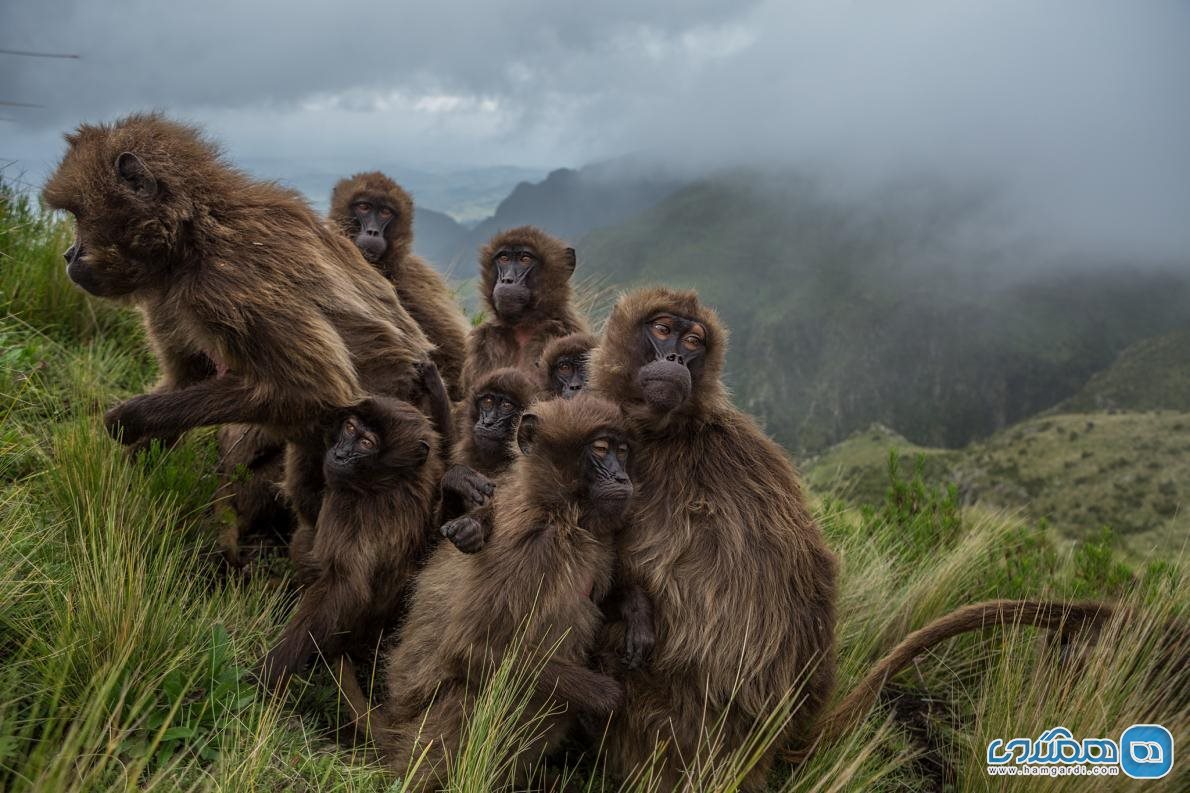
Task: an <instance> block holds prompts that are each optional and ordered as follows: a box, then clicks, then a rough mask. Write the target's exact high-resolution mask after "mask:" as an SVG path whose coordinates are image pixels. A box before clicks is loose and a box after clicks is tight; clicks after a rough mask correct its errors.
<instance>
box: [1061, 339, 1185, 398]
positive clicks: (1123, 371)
mask: <svg viewBox="0 0 1190 793" xmlns="http://www.w3.org/2000/svg"><path fill="white" fill-rule="evenodd" d="M1058 410H1060V411H1061V412H1063V413H1087V412H1092V411H1099V410H1181V411H1190V328H1187V329H1184V330H1177V331H1174V332H1172V333H1166V334H1163V335H1161V336H1156V337H1154V338H1151V339H1145V340H1143V341H1140V342H1137V343H1136V344H1134V345H1132V346H1131V347H1129V348H1128V349H1126V350H1124V351H1123V352H1122V353H1120V356H1119V357H1118V358H1117V359H1116V360H1115V362H1114V363H1113V364H1112V365H1111V366H1110V367H1108V368H1107V369H1105V370H1103V371H1102V372H1099V373H1098V374H1096V375H1095V376H1094V377H1092V378H1091V380H1090V382H1088V383H1087V384H1086V385H1085V386H1083V387H1082V389H1080V390H1079V392H1078V393H1077V394H1075V395H1074V396H1072V397H1071V398H1070V399H1068V400H1066V401H1065V402H1063V403H1062V404H1061V405H1059V406H1058Z"/></svg>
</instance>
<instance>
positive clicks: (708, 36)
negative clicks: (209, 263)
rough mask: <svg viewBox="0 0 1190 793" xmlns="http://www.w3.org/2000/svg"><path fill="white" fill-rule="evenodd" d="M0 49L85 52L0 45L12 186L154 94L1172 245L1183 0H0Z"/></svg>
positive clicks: (417, 146)
mask: <svg viewBox="0 0 1190 793" xmlns="http://www.w3.org/2000/svg"><path fill="white" fill-rule="evenodd" d="M4 48H7V49H18V50H33V51H48V52H66V53H77V54H78V55H80V56H81V57H80V59H79V60H52V59H41V58H29V57H17V56H12V55H5V54H0V100H2V101H5V102H27V103H33V104H40V105H44V107H43V108H26V107H0V116H2V117H3V119H4V120H3V121H2V122H0V157H4V158H7V159H15V160H18V161H19V165H18V167H20V168H21V169H22V170H24V171H25V172H26V173H28V174H30V176H31V178H33V179H36V178H37V176H38V174H41V173H44V171H45V170H46V168H48V167H50V166H51V165H52V163H53V162H54V160H55V158H56V157H57V156H58V154H59V153H60V151H61V146H62V144H61V132H62V131H63V130H65V129H67V128H70V127H71V126H73V125H74V124H76V123H77V122H78V121H80V120H84V119H87V120H93V119H102V118H111V117H114V116H117V115H119V114H122V113H125V112H128V111H131V110H135V109H146V108H159V109H164V110H167V111H169V112H171V113H174V114H177V115H180V116H183V117H185V118H187V119H190V120H194V121H198V122H200V123H202V124H203V125H205V126H206V127H208V128H209V129H210V131H211V132H212V133H213V134H214V135H215V136H216V137H218V138H219V139H220V140H222V141H223V143H224V144H225V146H226V148H227V150H228V152H229V154H230V155H231V156H232V158H233V159H236V158H245V159H248V158H261V157H272V158H280V159H282V160H291V161H293V162H295V163H300V162H303V161H309V162H316V161H326V160H333V161H336V162H351V163H359V164H360V165H361V166H363V165H366V164H367V163H368V162H373V161H378V162H399V163H406V164H408V165H410V166H416V167H431V168H444V167H445V168H454V167H469V166H480V165H497V164H513V165H525V166H532V167H556V166H562V165H569V166H577V165H582V164H584V163H587V162H591V161H594V160H598V159H603V158H609V157H614V156H617V155H619V154H623V153H628V152H651V153H655V154H656V155H657V156H664V157H666V158H669V159H671V160H672V161H673V162H675V163H677V164H681V165H684V166H686V167H690V168H696V169H698V168H704V167H710V166H717V165H722V164H731V163H735V162H753V163H755V162H772V161H775V160H776V161H781V162H787V163H790V164H794V165H797V166H800V167H806V168H812V169H818V170H821V171H822V172H824V173H827V174H830V176H831V178H832V179H834V180H837V182H838V183H839V184H840V185H848V184H856V185H861V186H862V185H866V184H870V183H878V182H880V181H882V180H885V179H887V178H891V177H897V176H900V175H904V174H916V173H929V174H938V175H943V176H945V177H946V178H948V179H951V180H956V181H964V180H969V181H972V182H986V183H994V184H996V185H998V186H1000V187H1003V188H1005V189H1007V190H1010V191H1011V192H1012V194H1013V195H1014V196H1015V200H1017V201H1019V203H1020V204H1021V205H1022V206H1026V207H1028V210H1029V211H1030V212H1031V213H1034V214H1035V216H1036V217H1038V218H1042V219H1044V220H1045V222H1047V223H1048V222H1052V223H1054V224H1055V225H1056V226H1057V227H1061V228H1063V229H1066V230H1068V232H1069V233H1070V234H1081V235H1088V236H1089V237H1094V236H1095V235H1097V234H1098V235H1100V236H1101V237H1104V238H1106V237H1110V238H1111V239H1112V240H1113V241H1115V242H1117V243H1119V242H1123V243H1124V244H1126V245H1127V244H1132V243H1134V242H1137V241H1144V242H1145V243H1146V244H1150V245H1154V246H1156V248H1157V249H1158V251H1160V250H1162V249H1165V250H1168V251H1169V252H1170V253H1173V254H1177V253H1179V252H1180V253H1182V254H1184V253H1185V251H1186V250H1188V249H1190V2H1187V0H1116V1H1114V2H1110V1H1108V0H984V1H983V2H966V1H964V0H899V2H889V1H888V0H821V1H809V2H799V1H798V0H784V1H774V2H763V1H762V2H746V1H744V0H735V2H723V1H722V0H672V2H647V0H603V1H602V2H590V1H589V0H588V1H587V2H575V3H571V2H549V3H543V2H540V0H532V1H529V0H511V1H508V0H505V1H500V0H489V1H486V2H485V1H482V0H476V1H475V2H469V3H459V2H451V1H450V0H435V2H429V3H412V2H409V3H391V2H390V3H379V2H376V0H371V1H370V2H355V1H354V0H336V1H335V2H330V0H325V1H323V2H320V1H318V0H288V1H287V2H261V1H260V0H255V1H253V0H205V1H204V2H185V3H182V2H163V1H162V0H126V1H125V2H114V1H109V2H103V1H102V0H3V4H2V8H0V49H4ZM294 167H299V166H298V165H296V164H295V166H294ZM276 175H278V176H282V175H283V174H276Z"/></svg>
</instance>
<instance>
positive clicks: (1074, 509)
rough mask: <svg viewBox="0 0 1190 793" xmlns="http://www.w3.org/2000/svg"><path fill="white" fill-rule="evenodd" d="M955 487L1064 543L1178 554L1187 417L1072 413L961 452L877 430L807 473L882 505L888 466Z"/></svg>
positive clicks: (1188, 533) (1184, 527)
mask: <svg viewBox="0 0 1190 793" xmlns="http://www.w3.org/2000/svg"><path fill="white" fill-rule="evenodd" d="M891 450H896V452H897V459H898V463H899V465H900V466H901V467H902V468H906V469H912V468H913V467H914V466H916V465H918V463H917V461H918V460H919V459H920V460H921V463H920V465H921V470H922V473H923V476H924V477H925V478H926V479H927V480H928V481H930V482H931V483H933V484H934V485H940V484H943V483H946V482H955V483H957V487H958V492H959V495H960V497H961V498H962V499H963V501H964V502H965V503H969V504H982V505H985V506H989V507H994V508H1000V509H1007V510H1013V511H1019V512H1020V513H1021V514H1022V515H1025V516H1027V517H1029V518H1030V519H1032V520H1040V519H1045V520H1047V521H1048V522H1050V523H1051V524H1052V525H1053V526H1054V527H1055V528H1056V529H1058V530H1059V531H1060V532H1061V533H1062V535H1063V536H1065V537H1067V538H1086V537H1090V536H1095V535H1096V534H1097V533H1099V532H1100V531H1101V530H1102V529H1103V528H1104V527H1107V528H1109V529H1110V530H1111V531H1112V533H1113V534H1114V535H1115V536H1116V537H1117V538H1118V541H1119V543H1120V545H1121V546H1122V547H1123V548H1124V549H1125V550H1126V551H1127V552H1128V553H1129V554H1133V555H1136V556H1138V557H1160V556H1163V555H1168V554H1171V553H1172V554H1178V553H1181V552H1182V551H1183V550H1184V549H1185V544H1186V538H1187V537H1190V487H1187V484H1186V483H1187V482H1190V413H1183V412H1175V411H1161V412H1148V413H1073V414H1060V415H1047V416H1042V417H1038V418H1035V419H1030V420H1028V421H1025V422H1022V423H1021V424H1019V425H1016V426H1014V427H1011V428H1010V429H1007V430H1004V431H1001V432H999V433H996V434H995V435H993V436H992V437H990V438H988V439H987V440H984V441H979V442H976V443H973V444H971V445H970V446H968V447H966V448H965V449H962V450H957V451H953V450H944V449H932V448H923V447H920V446H915V445H914V444H912V443H909V442H908V441H906V440H905V439H904V438H902V437H900V436H898V435H896V434H895V433H893V432H891V431H890V430H887V429H884V428H882V427H873V428H869V429H868V430H866V431H864V432H860V433H856V434H855V435H853V436H852V437H851V438H848V439H847V440H846V441H844V442H843V443H840V444H838V445H836V446H833V447H831V448H830V449H828V450H827V451H826V452H824V453H822V454H821V455H819V456H817V457H815V458H813V459H812V460H811V461H809V462H808V463H807V464H806V475H807V478H808V479H809V481H810V482H811V485H812V486H813V487H814V488H815V489H817V490H819V491H820V492H829V493H833V494H835V495H837V496H840V497H844V498H848V499H850V500H852V501H856V502H858V503H869V504H872V503H879V502H880V500H881V499H883V497H884V494H885V491H886V489H887V487H888V460H889V453H890V451H891Z"/></svg>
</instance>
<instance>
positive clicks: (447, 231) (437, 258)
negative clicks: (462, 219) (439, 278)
mask: <svg viewBox="0 0 1190 793" xmlns="http://www.w3.org/2000/svg"><path fill="white" fill-rule="evenodd" d="M467 233H468V230H467V227H466V226H464V225H463V224H462V223H459V222H458V221H457V220H455V219H454V218H452V217H451V216H450V215H447V214H446V213H445V212H435V211H434V210H432V209H426V208H425V207H416V208H415V209H414V211H413V252H414V253H416V254H417V255H418V256H422V257H424V258H425V259H427V260H428V261H429V262H430V263H432V264H433V265H434V266H435V267H436V268H437V269H438V271H439V272H441V273H443V274H444V275H447V276H450V277H452V278H469V277H471V275H472V271H471V268H469V267H467V266H465V265H464V264H463V263H462V262H460V261H458V249H459V242H460V240H462V239H464V238H466V236H467Z"/></svg>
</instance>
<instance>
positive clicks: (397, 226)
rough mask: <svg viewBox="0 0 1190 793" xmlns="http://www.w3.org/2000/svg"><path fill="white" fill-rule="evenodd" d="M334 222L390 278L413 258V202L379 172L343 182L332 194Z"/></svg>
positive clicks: (402, 190) (364, 174) (366, 257)
mask: <svg viewBox="0 0 1190 793" xmlns="http://www.w3.org/2000/svg"><path fill="white" fill-rule="evenodd" d="M330 220H331V222H332V223H333V224H335V226H336V227H338V228H339V229H341V230H342V231H343V234H344V235H346V236H347V237H348V238H350V239H351V240H352V241H354V242H355V245H356V247H358V248H359V249H360V252H361V253H362V254H363V255H364V258H365V259H367V260H368V261H369V262H371V263H372V264H375V265H377V267H379V269H380V270H381V271H382V272H384V273H385V274H386V275H389V276H391V275H392V270H393V265H394V264H396V263H398V262H400V261H401V260H402V259H404V258H405V257H406V256H408V255H409V252H410V248H411V246H412V244H413V199H412V198H411V197H410V195H409V193H407V192H405V190H404V189H402V188H401V186H400V185H398V184H397V183H396V182H394V181H393V180H392V179H389V178H388V177H387V176H385V175H384V174H382V173H380V172H379V171H372V172H370V173H357V174H355V175H354V176H352V177H350V178H348V179H341V180H340V181H339V183H338V184H336V185H335V189H334V190H333V191H332V192H331V209H330Z"/></svg>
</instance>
